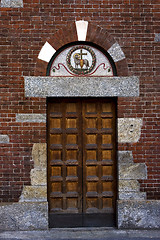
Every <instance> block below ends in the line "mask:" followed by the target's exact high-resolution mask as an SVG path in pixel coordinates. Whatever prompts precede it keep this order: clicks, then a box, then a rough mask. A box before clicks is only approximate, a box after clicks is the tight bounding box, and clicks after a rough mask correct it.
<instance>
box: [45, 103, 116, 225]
mask: <svg viewBox="0 0 160 240" xmlns="http://www.w3.org/2000/svg"><path fill="white" fill-rule="evenodd" d="M115 106H116V104H115V102H114V101H113V99H112V100H108V99H104V98H96V99H86V100H82V99H72V98H63V99H61V98H58V99H52V101H50V102H49V103H48V201H49V218H50V227H58V226H59V227H65V226H68V227H74V226H113V223H114V216H115V201H116V162H115V160H116V133H115V129H116V115H115V114H116V110H115Z"/></svg>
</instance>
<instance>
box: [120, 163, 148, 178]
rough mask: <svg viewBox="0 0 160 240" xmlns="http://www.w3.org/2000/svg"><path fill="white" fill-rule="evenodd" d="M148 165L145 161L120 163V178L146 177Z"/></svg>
mask: <svg viewBox="0 0 160 240" xmlns="http://www.w3.org/2000/svg"><path fill="white" fill-rule="evenodd" d="M146 178H147V167H146V165H145V164H144V163H134V164H120V165H119V179H146Z"/></svg>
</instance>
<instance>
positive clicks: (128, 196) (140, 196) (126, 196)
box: [119, 191, 146, 200]
mask: <svg viewBox="0 0 160 240" xmlns="http://www.w3.org/2000/svg"><path fill="white" fill-rule="evenodd" d="M119 199H120V200H145V199H146V193H144V192H140V191H139V192H133V191H132V192H127V191H126V192H119Z"/></svg>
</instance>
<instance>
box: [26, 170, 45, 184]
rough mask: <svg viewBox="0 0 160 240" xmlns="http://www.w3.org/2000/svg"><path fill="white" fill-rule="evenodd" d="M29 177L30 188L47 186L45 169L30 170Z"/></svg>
mask: <svg viewBox="0 0 160 240" xmlns="http://www.w3.org/2000/svg"><path fill="white" fill-rule="evenodd" d="M30 175H31V185H32V186H34V185H36V186H43V185H44V186H45V185H46V184H47V176H46V169H32V170H31V174H30Z"/></svg>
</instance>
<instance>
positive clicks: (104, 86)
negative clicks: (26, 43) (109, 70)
mask: <svg viewBox="0 0 160 240" xmlns="http://www.w3.org/2000/svg"><path fill="white" fill-rule="evenodd" d="M24 79H25V96H26V97H42V98H45V97H136V96H139V79H138V77H136V76H130V77H27V76H26V77H24Z"/></svg>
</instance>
